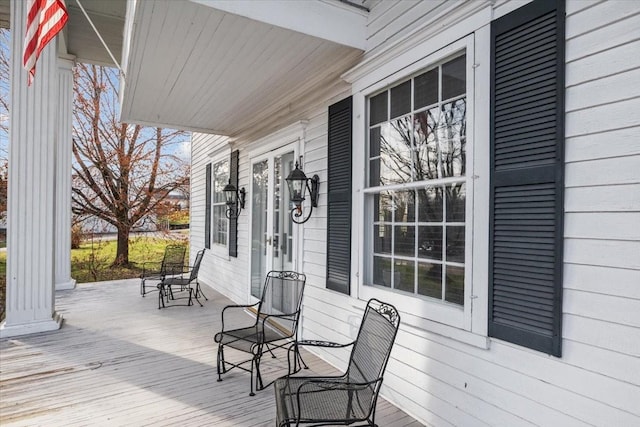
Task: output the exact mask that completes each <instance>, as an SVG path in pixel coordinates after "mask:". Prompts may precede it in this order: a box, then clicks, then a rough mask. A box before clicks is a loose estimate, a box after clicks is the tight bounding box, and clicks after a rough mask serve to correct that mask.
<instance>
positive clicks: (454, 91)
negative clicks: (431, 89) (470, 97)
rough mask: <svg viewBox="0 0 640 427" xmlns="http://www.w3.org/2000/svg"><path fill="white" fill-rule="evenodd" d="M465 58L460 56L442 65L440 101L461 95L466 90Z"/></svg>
mask: <svg viewBox="0 0 640 427" xmlns="http://www.w3.org/2000/svg"><path fill="white" fill-rule="evenodd" d="M466 62H467V61H466V59H465V56H464V55H463V56H460V57H458V58H456V59H453V60H451V61H449V62H447V63H446V64H443V65H442V99H443V100H445V99H449V98H453V97H454V96H458V95H462V94H464V93H465V92H466V90H467V78H466V76H467V72H466Z"/></svg>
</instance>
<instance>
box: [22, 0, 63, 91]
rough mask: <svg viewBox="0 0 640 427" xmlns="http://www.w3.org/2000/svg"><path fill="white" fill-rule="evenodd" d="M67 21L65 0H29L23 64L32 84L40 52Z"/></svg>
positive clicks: (29, 82)
mask: <svg viewBox="0 0 640 427" xmlns="http://www.w3.org/2000/svg"><path fill="white" fill-rule="evenodd" d="M66 22H67V8H66V6H65V4H64V0H27V32H26V33H25V37H24V56H23V58H22V65H23V66H24V68H25V69H26V70H27V72H28V73H29V78H28V84H29V85H31V82H33V77H34V76H35V74H36V61H37V60H38V57H39V56H40V52H41V51H42V49H44V47H45V46H46V45H47V43H49V42H50V41H51V39H53V38H54V37H55V36H56V34H58V33H59V32H60V30H62V27H64V24H66Z"/></svg>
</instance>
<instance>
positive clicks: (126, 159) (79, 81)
mask: <svg viewBox="0 0 640 427" xmlns="http://www.w3.org/2000/svg"><path fill="white" fill-rule="evenodd" d="M74 77H75V79H74V81H75V98H74V129H73V134H74V136H73V157H74V161H73V174H74V182H73V193H72V196H73V213H74V214H76V215H79V216H82V217H87V216H94V217H97V218H99V219H101V220H103V221H105V222H107V223H109V224H111V225H113V226H114V227H115V228H116V229H117V231H118V245H117V252H116V258H115V260H114V262H113V264H114V265H128V264H129V245H128V241H129V234H130V232H131V230H132V229H133V228H134V227H135V226H136V225H137V224H140V223H141V222H142V221H145V220H146V219H147V218H148V217H149V216H150V215H151V214H152V213H153V212H154V210H155V208H156V206H158V205H160V204H162V202H163V201H164V200H165V199H166V197H167V196H168V195H169V193H170V192H171V191H173V190H176V189H178V188H180V187H182V186H184V185H185V183H186V182H188V177H189V162H188V161H185V160H183V159H182V158H180V157H179V156H178V155H177V154H176V150H177V144H179V143H181V142H182V141H184V140H185V139H186V138H187V134H186V133H185V132H183V131H177V130H168V129H160V128H147V127H143V126H139V125H129V124H126V123H120V122H118V120H117V109H118V103H117V93H116V90H115V86H116V80H117V75H116V73H115V71H113V70H111V69H108V68H103V67H98V66H95V65H85V64H78V65H77V66H76V68H75V70H74Z"/></svg>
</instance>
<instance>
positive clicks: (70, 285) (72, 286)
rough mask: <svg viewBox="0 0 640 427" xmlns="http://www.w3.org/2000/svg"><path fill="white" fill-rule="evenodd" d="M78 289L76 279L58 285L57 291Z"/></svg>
mask: <svg viewBox="0 0 640 427" xmlns="http://www.w3.org/2000/svg"><path fill="white" fill-rule="evenodd" d="M75 288H76V279H69V280H68V281H66V282H61V283H56V291H66V290H69V289H75Z"/></svg>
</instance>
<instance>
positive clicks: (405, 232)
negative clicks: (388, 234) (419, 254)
mask: <svg viewBox="0 0 640 427" xmlns="http://www.w3.org/2000/svg"><path fill="white" fill-rule="evenodd" d="M394 228H395V235H394V245H393V250H394V254H395V255H403V256H410V257H414V256H416V227H414V226H408V225H396V226H395V227H394Z"/></svg>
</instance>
